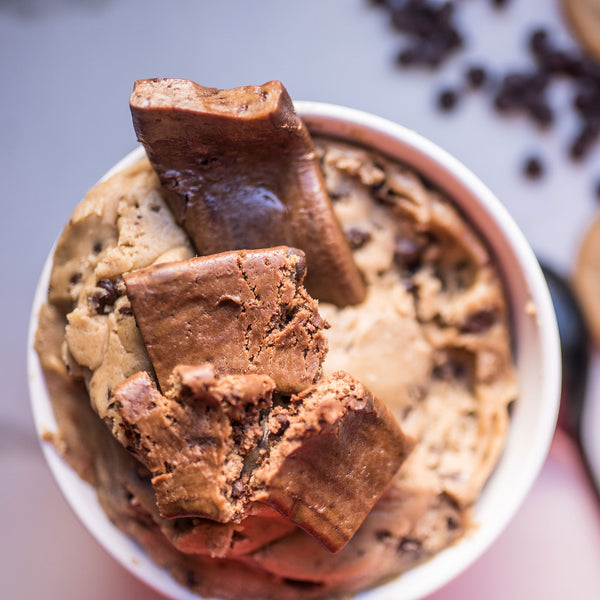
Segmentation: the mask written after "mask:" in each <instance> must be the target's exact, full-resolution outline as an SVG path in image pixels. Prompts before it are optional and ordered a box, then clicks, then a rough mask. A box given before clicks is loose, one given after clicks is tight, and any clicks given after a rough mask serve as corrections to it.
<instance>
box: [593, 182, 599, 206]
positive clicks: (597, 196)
mask: <svg viewBox="0 0 600 600" xmlns="http://www.w3.org/2000/svg"><path fill="white" fill-rule="evenodd" d="M594 193H595V195H596V200H597V201H599V202H600V181H597V182H596V185H595V188H594Z"/></svg>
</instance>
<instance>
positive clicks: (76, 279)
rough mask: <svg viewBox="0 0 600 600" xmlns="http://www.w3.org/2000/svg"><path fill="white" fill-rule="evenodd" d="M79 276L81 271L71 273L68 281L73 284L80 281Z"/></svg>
mask: <svg viewBox="0 0 600 600" xmlns="http://www.w3.org/2000/svg"><path fill="white" fill-rule="evenodd" d="M81 277H82V275H81V273H73V275H71V277H70V278H69V283H70V284H71V285H75V284H77V283H79V282H80V281H81Z"/></svg>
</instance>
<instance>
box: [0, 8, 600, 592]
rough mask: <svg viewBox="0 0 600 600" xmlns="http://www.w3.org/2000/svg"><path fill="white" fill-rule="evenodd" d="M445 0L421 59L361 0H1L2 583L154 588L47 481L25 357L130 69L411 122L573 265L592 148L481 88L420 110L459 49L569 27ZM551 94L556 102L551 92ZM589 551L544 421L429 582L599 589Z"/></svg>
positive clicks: (599, 527)
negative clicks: (474, 556) (469, 534)
mask: <svg viewBox="0 0 600 600" xmlns="http://www.w3.org/2000/svg"><path fill="white" fill-rule="evenodd" d="M459 4H460V9H461V10H460V17H461V19H460V21H461V26H462V27H463V28H464V29H465V30H466V31H467V32H468V37H467V47H466V50H465V51H464V52H463V53H462V54H461V55H460V57H459V58H458V59H456V60H454V61H452V62H451V63H450V64H448V65H447V66H445V67H444V68H443V69H441V70H440V71H439V72H438V73H436V74H435V75H430V74H424V73H419V72H402V71H399V70H398V69H397V68H396V67H395V65H394V56H395V53H396V52H397V49H398V47H399V45H400V42H399V39H398V38H397V37H396V36H395V34H394V33H393V31H392V30H391V28H390V27H389V25H388V24H387V21H386V16H385V13H384V12H383V11H381V10H380V9H376V8H374V7H373V6H371V5H370V4H369V3H368V2H367V1H366V0H303V2H281V1H277V0H256V1H255V2H252V3H249V2H244V1H242V0H237V1H236V0H220V1H219V2H209V1H201V0H173V1H172V2H168V3H167V2H161V1H160V0H123V1H117V0H78V1H77V0H0V74H1V77H0V132H1V133H0V176H1V181H2V186H1V188H0V189H1V196H2V207H3V214H2V218H1V219H0V272H1V274H2V282H3V288H2V294H0V303H1V307H2V310H1V311H0V315H2V317H1V318H2V336H0V348H1V353H2V354H1V361H0V364H1V365H2V367H1V368H2V381H3V384H4V390H3V393H2V394H0V475H1V479H0V481H1V483H0V531H2V535H1V536H0V540H1V542H0V575H1V577H2V583H3V588H2V589H3V592H2V596H3V597H6V598H15V599H20V598H23V599H33V598H38V597H42V596H43V597H45V598H47V599H54V598H56V599H58V598H61V600H70V599H71V598H72V599H75V598H77V599H79V598H82V597H85V598H88V599H98V600H104V599H108V598H127V599H133V600H135V599H137V598H140V599H141V598H145V599H154V598H157V599H158V596H157V595H156V594H153V592H151V591H149V590H148V589H147V588H146V587H145V586H144V585H143V584H141V583H139V582H138V581H136V580H135V579H133V578H132V576H131V575H129V574H128V573H126V572H125V571H124V570H123V569H122V568H121V567H120V566H119V565H117V564H116V563H115V562H114V561H113V560H112V559H111V558H110V557H109V556H108V555H107V554H106V553H105V552H104V551H103V550H102V549H101V548H100V547H99V546H98V545H97V544H96V542H95V541H94V540H93V539H92V538H91V537H90V535H89V534H88V533H87V532H86V531H85V529H84V528H83V526H82V525H81V524H80V523H79V522H78V521H77V519H76V517H75V516H74V515H73V514H72V513H71V511H70V509H69V508H68V507H67V505H66V503H65V501H64V500H63V498H62V497H61V496H60V493H59V492H58V489H57V487H56V485H55V484H54V482H53V481H52V479H51V475H50V473H49V471H48V469H47V467H46V465H45V463H44V461H43V458H42V455H41V452H40V449H39V445H38V442H37V440H36V439H35V434H34V431H33V423H32V417H31V413H30V408H29V401H28V392H27V376H26V367H25V347H26V332H27V323H28V319H29V310H30V306H31V301H32V297H33V292H34V289H35V285H36V281H37V278H38V276H39V273H40V271H41V268H42V265H43V262H44V260H45V257H46V255H47V253H48V251H49V249H50V246H51V245H52V242H53V241H54V239H55V237H56V236H57V235H58V233H59V232H60V230H61V228H62V226H63V224H64V223H65V221H66V220H67V219H68V216H69V214H70V213H71V211H72V210H73V207H74V205H75V204H76V202H77V201H78V200H79V199H80V198H81V197H82V196H83V195H84V193H85V191H86V190H87V189H88V188H89V187H90V185H91V184H93V182H94V181H96V180H97V179H98V178H99V177H100V176H101V175H102V174H103V173H104V172H105V171H106V170H107V169H108V168H109V167H110V166H111V165H112V164H114V163H115V162H116V161H117V160H118V159H119V158H120V157H122V156H123V155H125V154H126V153H127V152H128V151H129V150H131V149H132V148H133V147H134V146H135V144H136V142H135V136H134V133H133V129H132V127H131V122H130V115H129V109H128V105H127V98H128V96H129V93H130V91H131V87H132V84H133V81H134V80H135V79H140V78H146V77H154V76H176V77H187V78H190V79H194V80H196V81H198V82H201V83H203V84H205V85H210V86H215V87H232V86H235V85H242V84H255V83H263V82H264V81H267V80H270V79H281V80H282V81H283V82H284V83H285V84H286V86H287V87H288V89H289V91H290V93H291V95H292V97H294V98H296V99H310V100H318V101H323V102H332V103H338V104H345V105H348V106H352V107H355V108H360V109H363V110H367V111H370V112H373V113H376V114H379V115H381V116H384V117H387V118H390V119H392V120H395V121H398V122H400V123H402V124H404V125H407V126H409V127H411V128H413V129H415V130H417V131H419V132H420V133H422V134H423V135H425V136H426V137H428V138H430V139H432V140H433V141H435V142H437V143H438V144H440V145H441V146H442V147H444V148H445V149H446V150H448V151H450V152H451V153H452V154H454V155H456V156H457V157H458V158H459V159H460V160H462V161H463V162H464V163H465V164H466V165H467V166H468V167H470V168H471V169H472V170H473V171H474V172H475V173H476V174H477V175H479V176H480V177H481V178H482V179H483V180H484V181H485V182H486V183H487V184H488V185H489V186H490V187H491V188H492V190H493V191H494V192H495V193H496V194H497V195H498V197H499V198H500V199H501V200H502V201H503V202H504V203H505V205H506V206H507V208H508V209H509V211H510V212H511V213H512V215H513V216H514V218H515V219H516V221H517V223H518V224H519V226H520V227H521V228H522V229H523V231H524V233H525V234H526V236H527V237H528V239H529V240H530V242H531V243H532V245H533V247H534V249H535V250H536V252H537V253H538V255H539V256H540V257H542V258H543V259H544V260H546V261H548V262H550V263H551V264H552V265H554V266H555V267H556V268H558V269H559V270H561V271H563V272H565V273H568V271H569V269H570V268H571V265H572V262H573V259H574V256H575V254H576V252H577V248H578V245H579V242H580V239H581V235H582V232H583V231H584V229H585V227H586V225H587V223H588V222H589V220H590V218H592V217H593V215H595V212H596V210H597V203H596V201H595V198H594V191H593V190H594V184H595V182H596V181H597V180H598V179H600V148H597V149H596V150H595V152H594V153H593V154H592V155H591V156H590V157H588V159H587V160H586V161H585V163H584V164H579V165H574V164H572V163H570V162H569V161H567V160H565V158H564V156H565V147H566V144H567V143H568V140H569V139H570V137H571V136H572V135H573V132H574V130H575V122H574V120H573V119H571V118H570V117H569V116H568V115H566V116H565V117H564V118H561V119H560V120H559V121H560V122H559V124H558V125H557V127H555V128H553V129H552V130H551V131H549V132H546V133H540V132H538V131H537V130H536V129H535V128H534V127H532V126H530V125H529V124H528V123H526V122H524V121H522V120H520V119H511V120H509V121H506V120H501V119H498V118H497V117H496V116H495V114H494V113H493V111H492V110H491V108H490V106H489V102H487V101H486V100H484V99H483V98H482V97H480V96H477V95H472V96H470V97H469V98H467V99H465V101H464V102H462V103H461V104H460V105H459V106H458V108H457V110H456V111H454V112H453V114H451V115H440V114H439V113H438V112H437V111H436V110H435V94H436V91H437V90H439V89H440V88H441V87H443V86H444V85H447V84H453V83H454V82H456V81H457V79H458V77H459V76H460V73H461V70H462V69H463V68H464V64H465V63H466V62H467V61H477V62H479V61H483V62H484V63H485V64H486V65H490V66H492V67H494V68H498V69H499V68H502V67H506V66H517V67H518V66H520V65H525V64H527V57H526V53H525V50H524V47H525V40H526V34H527V32H528V31H529V30H530V29H531V27H533V26H536V25H546V26H548V27H550V29H551V31H552V32H553V34H555V35H556V36H557V39H560V40H564V42H565V43H569V34H568V32H567V31H566V29H565V27H564V25H563V23H562V20H561V17H560V12H559V10H558V4H557V2H556V0H553V1H550V0H513V1H512V2H509V3H508V9H507V10H506V11H504V12H501V13H500V12H495V11H493V10H492V9H491V8H490V6H491V4H492V2H491V0H490V1H487V0H479V1H477V2H475V1H472V0H471V1H467V0H462V1H460V2H459ZM555 96H556V97H555V98H553V100H555V102H556V106H557V107H558V108H559V109H560V108H561V107H562V109H564V107H565V106H566V103H567V102H568V97H567V94H566V90H564V89H557V93H556V95H555ZM530 152H539V153H540V154H541V155H542V156H543V158H544V161H545V163H546V165H547V174H546V176H545V177H544V178H543V180H541V181H539V182H535V183H532V182H530V181H527V180H525V179H524V178H523V177H522V176H521V175H520V172H519V170H520V165H521V163H522V160H523V158H524V157H525V156H526V155H527V154H528V153H530ZM593 400H594V398H592V401H593ZM596 406H597V404H596ZM593 415H594V416H593V419H594V420H597V418H598V415H599V411H598V410H596V411H595V412H593ZM598 426H600V423H598ZM591 429H592V430H593V429H594V426H593V425H592V427H591ZM597 430H598V429H597V427H596V431H597ZM599 564H600V507H598V506H597V505H596V504H595V501H594V498H593V495H592V494H591V492H590V490H589V488H588V487H587V485H586V481H585V478H584V476H583V472H582V470H581V468H580V466H579V463H578V459H577V455H576V453H575V452H574V449H573V447H572V446H571V444H570V442H569V440H568V439H566V438H564V437H563V436H562V435H558V436H557V437H556V439H555V442H554V444H553V447H552V450H551V452H550V455H549V457H548V460H547V462H546V464H545V466H544V468H543V470H542V472H541V474H540V476H539V478H538V480H537V482H536V484H535V486H534V488H533V490H532V492H531V493H530V495H529V496H528V498H527V500H526V502H525V503H524V505H523V506H522V508H521V509H520V511H519V512H518V513H517V515H516V517H515V518H514V520H513V521H512V523H511V524H510V526H509V527H508V529H507V530H506V531H505V532H504V534H503V535H502V536H501V537H500V538H499V539H498V540H497V542H496V543H495V544H494V545H493V546H492V547H491V548H490V549H489V550H488V552H487V553H486V554H485V555H484V556H483V557H482V558H481V559H479V561H477V562H476V563H475V564H474V565H473V566H472V567H471V568H470V569H468V570H467V571H466V572H465V573H463V574H462V575H461V576H460V577H458V578H457V579H456V580H455V581H453V582H452V583H450V584H449V585H448V586H447V587H446V588H444V589H442V590H440V591H438V592H437V593H436V594H434V595H433V596H432V597H431V598H434V599H435V600H453V599H459V598H460V599H461V600H471V599H476V598H482V597H485V598H489V599H492V600H493V599H496V598H498V599H500V598H512V599H514V600H524V599H529V598H532V597H533V598H542V597H543V598H546V599H549V600H559V599H561V600H562V599H563V598H565V597H574V598H578V599H581V600H588V599H589V600H592V599H596V598H600V575H599V570H598V565H599Z"/></svg>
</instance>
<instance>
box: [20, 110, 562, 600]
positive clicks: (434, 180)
mask: <svg viewBox="0 0 600 600" xmlns="http://www.w3.org/2000/svg"><path fill="white" fill-rule="evenodd" d="M295 107H296V110H297V111H298V113H299V115H300V116H301V117H302V119H303V121H304V123H305V124H306V125H307V127H308V129H309V130H310V132H311V134H312V135H315V136H326V137H328V138H335V139H338V140H341V141H342V142H350V143H352V144H358V145H360V146H363V147H365V148H367V149H370V150H373V151H375V152H378V153H381V154H382V155H385V156H386V157H389V158H390V159H392V160H397V161H399V162H400V163H402V164H405V165H407V166H409V167H410V168H411V169H413V170H414V171H416V172H417V173H418V174H419V175H420V176H421V177H422V178H423V179H424V180H425V181H427V185H430V186H432V187H434V188H437V189H439V190H441V191H442V193H444V194H445V195H446V196H447V197H449V198H451V200H452V202H453V203H454V204H455V205H456V206H457V208H458V210H459V211H460V213H461V214H462V215H463V216H464V218H465V219H466V220H467V221H468V222H470V224H471V225H472V226H473V228H474V229H475V230H476V231H477V232H478V233H479V235H480V237H481V238H482V239H483V241H484V243H485V244H486V246H487V248H488V249H489V251H490V254H491V256H492V257H493V261H494V263H495V265H496V267H497V269H498V270H499V272H500V274H501V277H502V280H503V283H504V289H505V295H506V300H507V304H508V309H509V316H510V330H511V340H512V347H513V353H514V361H515V373H516V379H517V387H518V390H519V392H518V398H517V400H516V401H515V402H514V406H513V407H512V410H511V416H510V425H509V428H508V433H507V437H506V440H505V443H504V447H503V449H502V452H501V455H500V458H499V460H498V462H497V464H496V466H495V468H494V470H493V472H492V474H491V476H490V477H489V479H488V480H487V483H486V484H485V486H484V487H483V490H482V492H481V494H480V496H479V498H478V500H477V502H476V504H475V508H474V511H473V513H472V517H471V518H472V526H471V527H469V528H468V530H467V531H466V533H465V534H464V535H463V536H462V537H460V539H458V540H457V541H456V542H455V543H454V544H452V545H451V546H450V547H447V548H445V549H444V550H442V551H440V552H439V553H437V554H435V555H434V556H433V557H431V558H429V559H428V560H426V561H425V562H423V563H422V564H417V565H416V566H414V567H412V568H410V569H409V570H407V571H406V572H404V573H402V574H401V575H400V576H398V577H396V578H394V579H392V580H390V581H387V582H384V583H381V584H379V585H378V586H376V587H374V588H372V589H367V590H366V591H362V592H361V593H360V596H359V597H361V598H373V599H375V598H388V597H394V598H403V599H416V598H422V597H424V596H426V595H427V594H430V593H432V592H433V591H435V590H436V589H438V588H440V587H441V586H443V585H444V584H446V583H447V582H449V581H450V580H451V579H452V578H454V577H456V576H457V575H458V574H459V573H460V572H462V571H463V570H464V569H466V568H467V567H468V566H469V565H471V564H472V563H473V562H474V561H475V560H476V559H477V558H478V557H479V556H480V555H481V554H482V553H483V552H485V550H486V548H488V547H489V545H490V544H492V543H493V541H494V540H495V539H496V538H497V537H498V535H499V534H500V533H501V532H502V531H503V529H504V528H505V527H506V525H507V524H508V523H509V521H510V519H511V517H512V516H513V515H514V514H515V512H516V510H517V509H518V507H519V506H520V504H521V503H522V501H523V499H524V498H525V496H526V494H527V492H528V490H529V489H530V487H531V485H532V484H533V481H534V480H535V478H536V476H537V474H538V472H539V470H540V468H541V466H542V464H543V461H544V458H545V456H546V453H547V450H548V448H549V444H550V441H551V438H552V433H553V429H554V425H555V420H556V415H557V409H558V401H559V392H560V358H559V342H558V334H557V328H556V322H555V317H554V312H553V309H552V304H551V300H550V296H549V293H548V290H547V287H546V284H545V280H544V278H543V275H542V273H541V270H540V267H539V265H538V263H537V260H536V258H535V255H534V254H533V252H532V250H531V248H530V247H529V245H528V243H527V241H526V240H525V238H524V236H523V234H522V233H521V232H520V231H519V229H518V227H517V226H516V224H515V223H514V221H513V220H512V218H511V217H510V215H509V214H508V213H507V211H506V210H505V208H504V207H503V205H502V204H501V203H500V201H499V200H498V199H497V198H496V197H495V196H494V195H493V194H492V192H491V191H490V190H489V189H488V188H487V187H486V186H485V185H484V184H483V183H482V182H481V181H480V180H479V179H478V178H477V177H476V176H475V175H474V174H473V173H471V172H470V171H469V170H468V169H467V168H466V167H465V166H463V165H462V164H461V163H460V162H459V161H457V160H456V159H455V158H453V157H452V156H450V155H449V154H448V153H446V152H445V151H444V150H442V149H440V148H439V147H437V146H436V145H435V144H433V143H431V142H430V141H428V140H426V139H424V138H423V137H422V136H420V135H419V134H417V133H415V132H414V131H411V130H409V129H407V128H405V127H402V126H401V125H398V124H395V123H392V122H390V121H387V120H384V119H382V118H379V117H376V116H373V115H370V114H367V113H364V112H360V111H357V110H354V109H350V108H346V107H341V106H334V105H328V104H322V103H315V102H296V103H295ZM143 155H144V150H143V148H137V149H136V150H134V151H133V152H132V153H131V154H129V155H128V156H126V157H125V158H124V159H123V160H122V161H120V162H119V163H117V164H116V165H115V167H113V168H112V169H111V170H110V171H109V172H108V173H107V174H106V175H105V177H104V178H103V179H107V178H108V177H110V176H111V175H112V174H114V173H116V172H119V171H121V170H123V169H125V168H127V167H128V166H130V165H132V164H134V163H135V162H136V161H137V160H139V159H140V158H141V157H142V156H143ZM52 256H53V253H52V252H51V253H50V256H49V258H48V260H47V262H46V265H45V267H44V271H43V273H42V276H41V278H40V282H39V285H38V288H37V291H36V296H35V299H34V305H33V310H32V317H31V323H30V332H29V348H28V352H29V384H30V392H31V402H32V409H33V413H34V417H35V423H36V428H37V431H38V434H39V435H40V437H41V438H44V437H48V432H53V431H55V430H56V427H57V425H56V422H55V419H54V415H53V412H52V406H51V403H50V399H49V396H48V391H47V388H46V383H45V381H44V376H43V374H42V371H41V367H40V363H39V359H38V355H37V353H36V352H35V350H34V338H35V332H36V330H37V326H38V313H39V310H40V307H41V305H42V304H43V303H44V301H45V298H46V295H47V290H48V280H49V276H50V270H51V268H52ZM42 448H43V451H44V454H45V457H46V459H47V461H48V463H49V466H50V468H51V470H52V472H53V474H54V476H55V478H56V480H57V482H58V484H59V486H60V488H61V490H62V492H63V494H64V495H65V497H66V498H67V500H68V502H69V504H70V505H71V507H72V508H73V510H74V512H75V513H76V514H77V515H78V517H79V518H80V519H81V520H82V522H83V523H84V524H85V526H86V527H87V528H88V529H89V530H90V532H91V533H92V534H93V535H94V536H95V537H96V539H97V540H98V541H99V542H100V544H101V545H102V546H103V547H104V548H105V549H106V550H107V551H108V552H109V553H110V554H112V555H113V556H114V557H115V559H116V560H118V561H119V562H120V563H121V564H123V565H124V566H125V567H126V568H127V569H128V570H129V571H131V572H132V573H133V574H134V575H136V576H137V577H139V578H140V579H142V580H143V581H145V582H146V583H147V584H148V585H150V586H151V587H153V588H154V589H156V590H158V591H160V592H161V593H163V594H165V595H166V596H168V597H172V598H176V599H183V598H190V599H191V598H196V597H198V596H197V595H196V594H194V593H193V592H192V591H190V590H189V589H188V588H186V587H185V586H183V585H181V584H180V583H177V582H176V581H175V580H174V579H173V578H172V577H171V576H170V574H169V573H168V572H167V571H166V570H164V569H162V568H160V567H159V566H157V564H156V563H155V562H154V561H153V560H151V559H150V557H149V556H148V555H147V554H146V552H145V551H144V550H143V549H142V548H141V547H140V546H139V545H138V544H136V543H135V542H134V541H132V540H131V539H130V538H129V537H127V536H126V535H125V534H124V533H123V532H122V531H121V530H120V529H118V528H117V527H115V526H114V525H113V524H112V523H111V521H110V519H109V518H108V517H107V516H106V514H105V512H104V510H103V509H102V508H101V506H100V504H99V503H98V500H97V496H96V493H95V490H94V489H93V488H92V487H91V486H90V485H88V484H87V483H85V482H84V481H83V480H82V479H80V477H79V476H78V475H77V474H76V473H75V472H74V471H73V470H72V469H71V468H70V467H69V465H68V464H67V463H66V462H64V461H63V460H62V458H61V457H60V456H59V455H58V453H57V452H56V450H55V448H53V447H52V445H50V444H47V443H43V444H42Z"/></svg>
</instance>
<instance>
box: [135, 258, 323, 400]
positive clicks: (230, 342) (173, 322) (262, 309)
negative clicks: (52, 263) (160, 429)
mask: <svg viewBox="0 0 600 600" xmlns="http://www.w3.org/2000/svg"><path fill="white" fill-rule="evenodd" d="M305 267H306V262H305V260H304V254H303V253H302V252H300V251H299V250H295V249H293V248H286V247H279V248H269V249H266V250H253V251H247V252H246V251H243V250H242V251H237V252H224V253H222V254H217V255H213V256H206V257H196V258H191V259H188V260H185V261H179V262H173V263H165V264H160V265H155V266H152V267H149V268H147V269H141V270H139V271H134V272H132V273H129V274H125V275H124V279H125V284H126V286H127V296H128V297H129V300H130V302H131V306H132V309H133V312H134V315H135V318H136V321H137V324H138V326H139V328H140V330H141V333H142V337H143V338H144V342H145V343H146V347H147V349H148V354H149V356H150V360H151V361H152V365H153V366H154V369H155V371H156V375H157V377H158V381H159V384H160V387H161V389H163V390H164V389H166V384H167V380H168V378H169V376H170V374H171V371H172V370H173V369H174V368H175V367H176V366H177V365H179V364H184V365H198V364H202V363H204V362H210V363H212V364H213V365H214V367H215V370H216V372H217V374H226V373H227V374H230V373H262V374H265V375H269V377H272V378H273V380H274V381H275V384H276V386H277V390H278V391H279V392H282V393H295V392H299V391H301V390H303V389H304V388H306V387H308V386H309V385H310V384H312V383H313V382H314V381H315V380H316V378H317V377H318V376H319V375H320V372H321V363H322V361H323V358H324V356H325V353H326V351H327V340H326V338H325V336H324V334H323V328H324V327H326V323H325V321H324V320H323V319H321V317H320V316H319V314H318V312H317V302H316V301H315V300H313V299H312V298H311V297H310V296H309V295H308V294H307V292H306V290H305V289H304V287H303V286H302V280H303V278H304V273H305Z"/></svg>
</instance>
